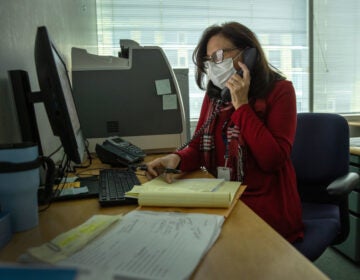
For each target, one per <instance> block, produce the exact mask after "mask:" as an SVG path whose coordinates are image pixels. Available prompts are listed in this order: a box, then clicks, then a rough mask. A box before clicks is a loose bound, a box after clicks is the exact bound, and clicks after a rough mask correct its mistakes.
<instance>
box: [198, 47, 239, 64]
mask: <svg viewBox="0 0 360 280" xmlns="http://www.w3.org/2000/svg"><path fill="white" fill-rule="evenodd" d="M238 49H239V48H231V49H220V50H217V51H215V52H214V53H213V54H212V55H210V56H205V57H204V62H206V61H212V62H214V63H216V64H219V63H221V62H223V61H224V53H226V52H230V51H233V50H238Z"/></svg>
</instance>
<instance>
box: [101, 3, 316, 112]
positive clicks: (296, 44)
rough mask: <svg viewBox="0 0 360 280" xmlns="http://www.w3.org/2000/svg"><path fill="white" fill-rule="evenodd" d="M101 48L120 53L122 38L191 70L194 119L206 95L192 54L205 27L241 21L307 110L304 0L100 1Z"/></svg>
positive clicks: (108, 51)
mask: <svg viewBox="0 0 360 280" xmlns="http://www.w3.org/2000/svg"><path fill="white" fill-rule="evenodd" d="M96 5H97V6H96V9H97V28H98V52H99V54H100V55H117V53H118V51H119V48H120V47H119V40H120V39H132V40H135V41H137V42H138V43H139V44H140V45H142V46H149V45H152V46H154V45H157V46H160V47H162V48H163V49H164V51H165V53H166V55H167V58H168V60H169V62H170V64H171V65H172V67H174V68H189V91H190V92H189V95H190V118H191V119H197V118H198V116H199V111H200V107H201V103H202V99H203V96H204V92H202V91H201V90H200V89H199V88H197V86H196V84H195V78H194V64H193V62H192V53H193V50H194V48H195V46H196V44H197V43H198V40H199V38H200V36H201V34H202V32H203V30H204V29H205V28H206V27H208V26H209V25H212V24H219V23H223V22H227V21H238V22H241V23H243V24H245V25H246V26H248V27H249V28H250V29H251V30H253V31H254V32H255V33H256V34H257V36H258V38H259V40H260V42H261V44H262V46H263V48H264V50H265V52H266V55H267V56H268V59H269V61H270V62H271V63H272V64H273V65H274V66H276V67H278V68H279V69H280V70H281V71H282V72H283V73H284V74H285V75H286V76H287V78H288V79H289V80H292V81H293V83H294V86H295V89H296V93H297V97H298V110H302V111H304V110H307V109H308V105H307V104H308V98H309V91H308V32H307V1H306V0H274V1H268V0H223V1H218V0H216V1H215V0H182V1H178V0H146V1H145V0H144V1H136V0H132V1H125V0H97V1H96Z"/></svg>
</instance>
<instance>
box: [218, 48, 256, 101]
mask: <svg viewBox="0 0 360 280" xmlns="http://www.w3.org/2000/svg"><path fill="white" fill-rule="evenodd" d="M256 56H257V52H256V49H255V48H248V49H245V50H244V64H245V65H246V66H247V67H248V68H249V71H250V72H251V71H252V70H253V68H254V64H255V60H256ZM237 74H238V75H240V76H241V77H242V76H243V70H242V69H240V70H239V71H237ZM220 95H221V99H222V101H224V102H230V101H231V95H230V90H229V89H228V88H227V87H225V88H223V90H222V91H221V93H220Z"/></svg>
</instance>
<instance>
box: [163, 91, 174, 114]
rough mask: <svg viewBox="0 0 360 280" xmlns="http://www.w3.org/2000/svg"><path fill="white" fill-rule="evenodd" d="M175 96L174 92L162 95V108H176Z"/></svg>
mask: <svg viewBox="0 0 360 280" xmlns="http://www.w3.org/2000/svg"><path fill="white" fill-rule="evenodd" d="M176 109H177V98H176V94H166V95H163V110H176Z"/></svg>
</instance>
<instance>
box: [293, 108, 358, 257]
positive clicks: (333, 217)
mask: <svg viewBox="0 0 360 280" xmlns="http://www.w3.org/2000/svg"><path fill="white" fill-rule="evenodd" d="M349 154H350V153H349V126H348V123H347V121H346V120H345V118H343V117H342V116H340V115H338V114H331V113H298V115H297V129H296V135H295V142H294V145H293V150H292V154H291V158H292V162H293V164H294V167H295V171H296V177H297V184H298V190H299V193H300V197H301V202H302V207H303V222H304V226H305V234H304V239H303V240H302V241H299V242H296V243H294V244H293V245H294V246H295V248H297V249H298V250H299V251H300V252H301V253H302V254H303V255H305V256H306V257H307V258H308V259H309V260H311V261H314V260H316V259H317V258H318V257H320V256H321V254H322V253H323V252H324V251H325V249H326V248H327V247H329V246H331V245H335V244H340V243H341V242H343V241H345V240H346V238H347V236H348V234H349V213H348V194H349V193H350V192H351V191H352V190H353V189H354V187H355V186H356V185H357V184H358V183H359V175H358V174H357V173H355V172H349V156H350V155H349Z"/></svg>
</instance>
